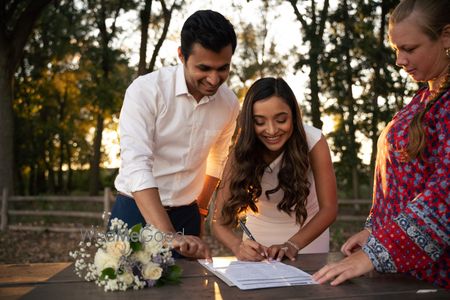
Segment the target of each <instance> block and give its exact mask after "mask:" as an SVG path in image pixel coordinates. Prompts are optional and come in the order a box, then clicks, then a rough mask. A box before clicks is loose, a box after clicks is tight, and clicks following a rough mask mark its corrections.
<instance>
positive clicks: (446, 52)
mask: <svg viewBox="0 0 450 300" xmlns="http://www.w3.org/2000/svg"><path fill="white" fill-rule="evenodd" d="M445 54H446V55H447V57H448V58H450V48H445Z"/></svg>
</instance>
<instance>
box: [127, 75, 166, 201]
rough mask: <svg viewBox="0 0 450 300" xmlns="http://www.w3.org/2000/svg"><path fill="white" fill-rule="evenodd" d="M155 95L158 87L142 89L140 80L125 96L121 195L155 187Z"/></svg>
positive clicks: (134, 83) (136, 81)
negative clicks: (122, 191) (122, 190)
mask: <svg viewBox="0 0 450 300" xmlns="http://www.w3.org/2000/svg"><path fill="white" fill-rule="evenodd" d="M157 93H158V90H157V86H154V87H148V86H144V85H143V81H141V80H140V79H139V78H138V79H136V80H135V81H134V82H133V83H132V84H131V85H130V86H129V87H128V89H127V91H126V93H125V100H124V103H123V106H122V110H121V112H120V119H119V131H120V132H119V136H120V148H121V152H120V157H121V161H122V162H121V170H120V172H121V173H122V174H120V176H121V185H122V186H123V188H124V189H125V191H124V192H128V193H131V192H136V191H141V190H144V189H147V188H152V187H157V184H156V180H155V178H154V176H153V160H154V156H153V145H154V133H155V121H156V115H157V111H158V109H157V108H158V103H157Z"/></svg>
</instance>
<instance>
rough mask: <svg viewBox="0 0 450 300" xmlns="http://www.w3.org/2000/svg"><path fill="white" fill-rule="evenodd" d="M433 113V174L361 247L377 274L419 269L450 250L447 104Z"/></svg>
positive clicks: (449, 136)
mask: <svg viewBox="0 0 450 300" xmlns="http://www.w3.org/2000/svg"><path fill="white" fill-rule="evenodd" d="M444 103H445V101H444ZM446 103H448V101H446ZM446 106H447V107H446ZM436 111H437V114H436V115H434V116H433V118H435V120H437V126H436V131H435V132H434V133H433V135H434V136H435V137H437V138H434V139H433V147H432V152H433V153H432V155H431V156H430V157H429V158H428V159H430V160H433V164H434V172H433V173H432V174H431V176H430V177H429V178H428V180H427V181H426V182H425V186H424V189H423V191H422V192H421V193H419V194H418V195H417V196H416V197H415V198H414V199H413V200H412V201H411V202H409V203H408V205H407V206H406V207H405V209H404V210H403V211H402V212H401V213H400V214H399V215H398V216H397V217H395V218H392V219H391V220H388V221H387V222H386V223H385V224H384V226H383V227H381V228H377V230H374V231H373V232H372V234H371V235H370V236H369V239H368V242H367V244H366V245H365V246H364V247H363V251H364V252H365V253H366V254H367V255H368V256H369V258H370V260H371V261H372V263H373V265H374V267H375V269H376V270H378V271H380V272H406V271H410V270H413V269H422V268H424V267H427V266H429V265H430V264H432V263H434V262H436V261H438V260H439V259H440V258H441V257H442V256H443V255H445V253H446V249H448V247H449V242H450V222H449V219H450V218H449V216H450V211H449V204H450V196H449V194H450V193H449V191H450V187H449V177H450V172H449V170H450V169H449V167H450V135H449V132H450V113H449V109H448V104H444V105H442V106H441V108H438V109H436ZM430 113H431V112H430ZM433 130H434V129H433Z"/></svg>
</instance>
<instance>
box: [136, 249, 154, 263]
mask: <svg viewBox="0 0 450 300" xmlns="http://www.w3.org/2000/svg"><path fill="white" fill-rule="evenodd" d="M133 257H134V259H135V260H137V261H138V262H140V263H142V264H143V265H146V264H147V263H148V262H150V259H151V258H152V255H151V254H150V253H147V252H145V251H137V252H135V253H133Z"/></svg>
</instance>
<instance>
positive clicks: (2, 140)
mask: <svg viewBox="0 0 450 300" xmlns="http://www.w3.org/2000/svg"><path fill="white" fill-rule="evenodd" d="M2 48H3V47H2ZM1 50H3V49H0V120H1V121H0V162H1V163H0V190H3V188H7V189H8V191H10V194H11V195H13V194H14V189H13V188H14V183H13V181H14V179H13V178H14V166H13V165H14V146H13V135H14V117H13V116H14V114H13V107H12V99H13V75H12V72H9V70H11V66H8V63H9V60H8V57H7V55H6V53H5V52H4V51H1Z"/></svg>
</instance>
